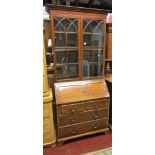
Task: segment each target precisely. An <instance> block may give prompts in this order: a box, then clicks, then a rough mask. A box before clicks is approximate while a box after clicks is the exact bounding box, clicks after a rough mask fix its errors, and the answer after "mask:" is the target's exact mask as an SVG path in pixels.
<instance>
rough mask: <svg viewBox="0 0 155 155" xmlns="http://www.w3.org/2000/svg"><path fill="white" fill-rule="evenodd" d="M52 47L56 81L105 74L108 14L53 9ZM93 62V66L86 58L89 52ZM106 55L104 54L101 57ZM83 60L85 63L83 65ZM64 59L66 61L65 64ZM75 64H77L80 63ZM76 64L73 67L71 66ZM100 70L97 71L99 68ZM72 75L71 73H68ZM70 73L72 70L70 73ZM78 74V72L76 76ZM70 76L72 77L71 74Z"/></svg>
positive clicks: (51, 13) (51, 14) (51, 16)
mask: <svg viewBox="0 0 155 155" xmlns="http://www.w3.org/2000/svg"><path fill="white" fill-rule="evenodd" d="M50 18H51V36H52V38H54V39H52V51H53V55H54V66H55V67H54V72H55V74H56V76H55V80H56V81H55V82H57V81H59V80H60V79H59V78H61V80H62V81H63V78H64V81H66V80H67V78H68V80H69V79H72V80H77V79H80V80H83V79H85V78H87V77H88V75H89V74H90V75H91V77H92V78H94V79H95V78H98V76H102V77H104V58H105V45H106V14H103V12H102V13H97V14H95V13H93V12H89V13H84V12H79V11H78V12H76V11H63V10H57V9H56V8H55V9H54V8H53V9H52V10H50ZM89 52H92V53H95V54H89V57H91V58H90V59H92V62H94V59H96V60H95V61H97V62H99V61H102V62H101V65H102V66H100V64H99V65H98V63H96V64H95V62H94V64H95V65H97V66H95V67H91V66H89V64H88V63H86V61H88V60H85V58H86V57H87V55H88V53H89ZM101 57H102V58H101ZM83 61H85V64H84V65H83ZM61 62H63V63H62V64H61ZM72 62H76V63H77V67H74V66H73V65H76V64H75V63H72ZM71 66H72V67H71ZM96 70H97V71H96ZM66 73H67V74H68V75H67V74H66ZM70 73H71V74H72V75H71V76H70ZM74 75H75V76H74ZM67 76H68V77H67Z"/></svg>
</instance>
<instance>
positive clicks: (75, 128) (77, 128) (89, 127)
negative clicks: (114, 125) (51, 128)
mask: <svg viewBox="0 0 155 155" xmlns="http://www.w3.org/2000/svg"><path fill="white" fill-rule="evenodd" d="M105 128H108V119H100V120H95V121H90V122H87V123H81V124H76V125H72V126H67V127H61V128H59V138H65V137H70V136H75V135H79V134H84V133H88V132H93V131H97V130H100V129H105Z"/></svg>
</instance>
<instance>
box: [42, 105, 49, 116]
mask: <svg viewBox="0 0 155 155" xmlns="http://www.w3.org/2000/svg"><path fill="white" fill-rule="evenodd" d="M48 116H49V104H43V117H48Z"/></svg>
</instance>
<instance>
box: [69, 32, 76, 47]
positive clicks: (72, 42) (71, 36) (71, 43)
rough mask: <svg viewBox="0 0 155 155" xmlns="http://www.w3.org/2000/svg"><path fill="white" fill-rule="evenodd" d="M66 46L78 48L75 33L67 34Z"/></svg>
mask: <svg viewBox="0 0 155 155" xmlns="http://www.w3.org/2000/svg"><path fill="white" fill-rule="evenodd" d="M67 46H74V47H77V46H78V40H77V33H68V34H67Z"/></svg>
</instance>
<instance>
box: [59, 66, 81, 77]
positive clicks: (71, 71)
mask: <svg viewBox="0 0 155 155" xmlns="http://www.w3.org/2000/svg"><path fill="white" fill-rule="evenodd" d="M56 73H57V78H58V79H67V78H76V77H78V65H66V64H64V65H60V66H59V65H57V68H56Z"/></svg>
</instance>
